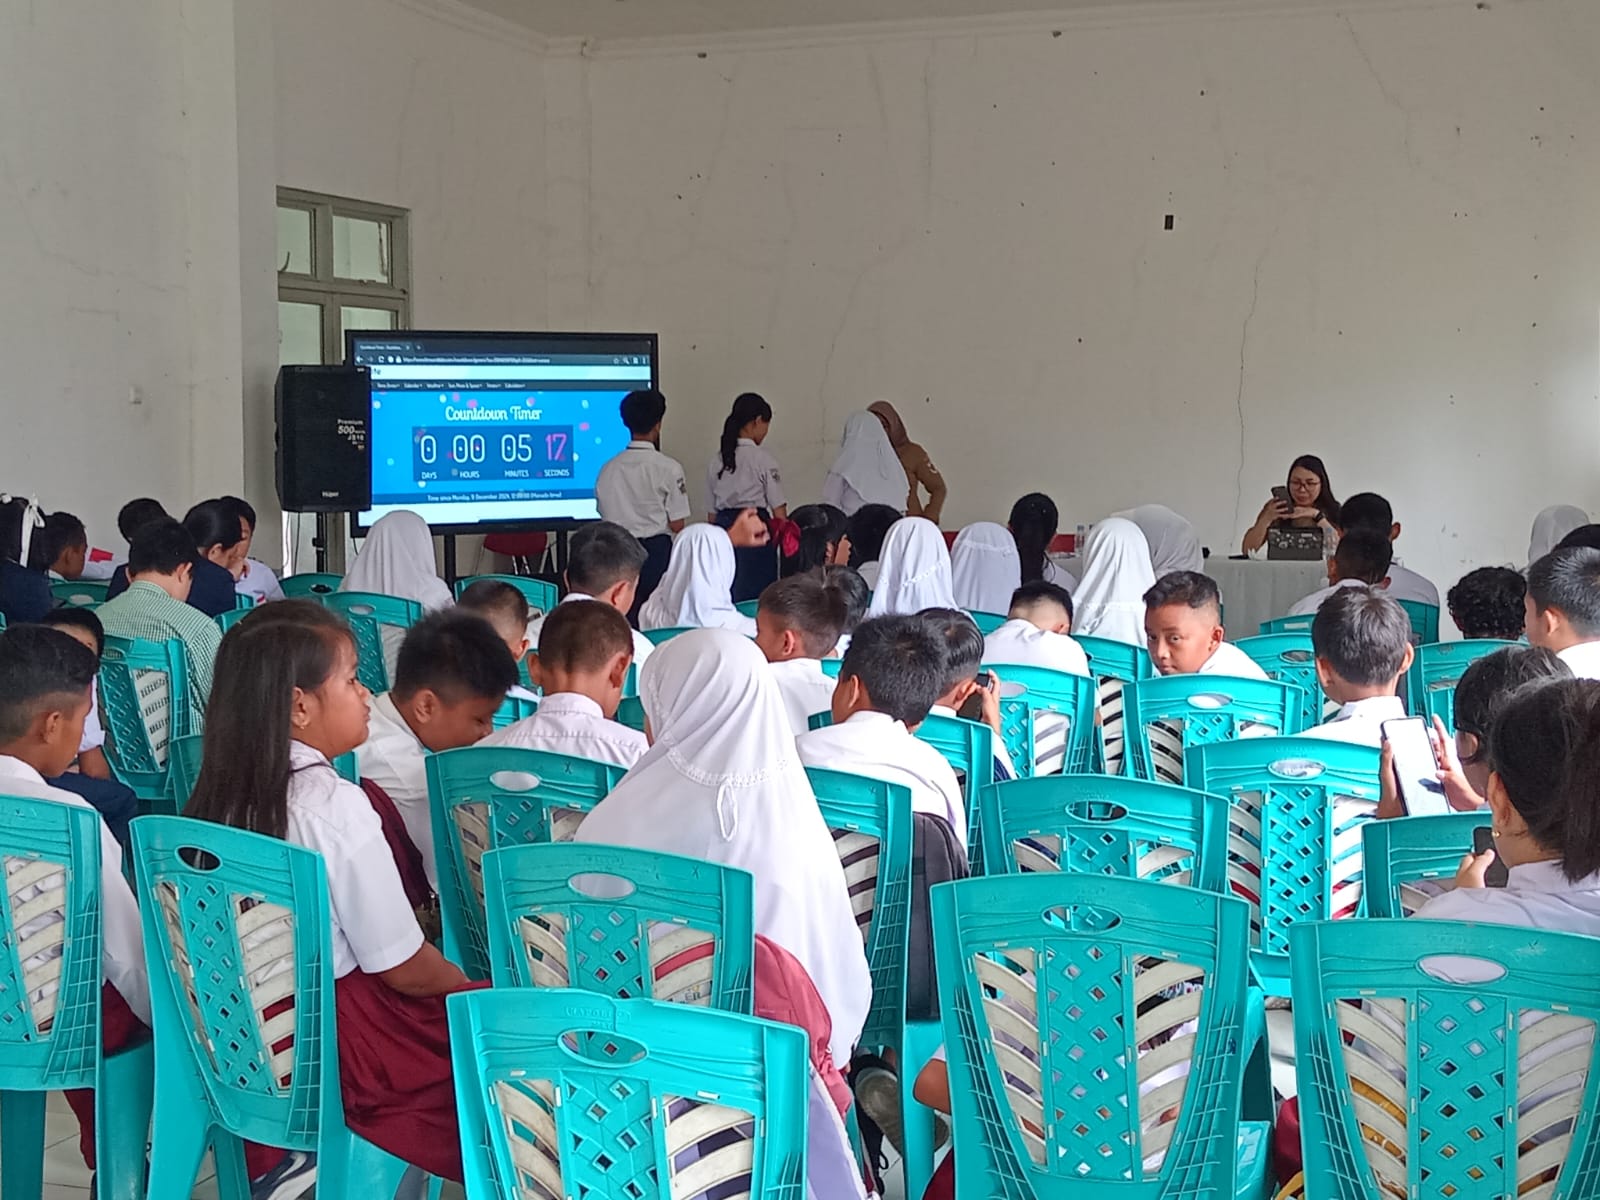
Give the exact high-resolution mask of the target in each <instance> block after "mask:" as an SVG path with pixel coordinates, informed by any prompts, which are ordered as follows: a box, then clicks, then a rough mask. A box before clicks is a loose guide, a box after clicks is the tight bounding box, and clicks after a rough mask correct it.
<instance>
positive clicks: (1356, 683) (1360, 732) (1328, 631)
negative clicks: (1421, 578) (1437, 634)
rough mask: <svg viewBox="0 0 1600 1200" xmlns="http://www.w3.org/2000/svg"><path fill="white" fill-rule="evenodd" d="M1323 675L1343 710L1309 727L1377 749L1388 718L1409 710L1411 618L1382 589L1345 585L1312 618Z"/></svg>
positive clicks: (1313, 639)
mask: <svg viewBox="0 0 1600 1200" xmlns="http://www.w3.org/2000/svg"><path fill="white" fill-rule="evenodd" d="M1311 645H1312V648H1313V649H1314V651H1315V652H1316V656H1317V679H1318V680H1319V681H1320V682H1321V684H1322V690H1323V692H1324V693H1325V694H1326V695H1327V697H1328V699H1329V700H1332V701H1333V702H1334V703H1335V704H1337V705H1339V712H1338V713H1337V715H1335V716H1334V717H1333V718H1332V719H1331V720H1328V721H1324V722H1323V723H1322V724H1321V725H1318V726H1316V727H1314V728H1312V729H1308V730H1306V731H1305V736H1306V737H1320V738H1330V739H1332V740H1335V741H1341V742H1354V743H1356V744H1357V745H1360V746H1372V747H1374V748H1378V747H1381V746H1382V745H1383V728H1382V726H1383V722H1385V721H1391V720H1397V719H1399V718H1400V717H1403V716H1405V715H1406V706H1405V705H1404V704H1403V703H1401V700H1400V697H1399V694H1398V693H1399V691H1400V680H1401V678H1402V677H1403V676H1404V675H1405V673H1406V669H1407V668H1408V667H1410V666H1411V659H1412V657H1413V655H1414V654H1415V651H1413V650H1412V648H1411V621H1410V619H1409V618H1408V617H1407V616H1406V613H1405V609H1403V608H1401V607H1400V606H1399V605H1398V604H1396V603H1395V602H1394V601H1393V600H1391V599H1390V598H1389V597H1388V595H1387V594H1386V593H1385V592H1383V591H1381V590H1380V589H1378V588H1341V589H1340V590H1339V591H1337V592H1335V593H1334V594H1333V595H1332V596H1330V597H1329V598H1328V599H1327V600H1326V601H1325V602H1324V603H1323V605H1322V607H1321V608H1319V609H1318V610H1317V615H1316V619H1315V620H1313V621H1312V623H1311Z"/></svg>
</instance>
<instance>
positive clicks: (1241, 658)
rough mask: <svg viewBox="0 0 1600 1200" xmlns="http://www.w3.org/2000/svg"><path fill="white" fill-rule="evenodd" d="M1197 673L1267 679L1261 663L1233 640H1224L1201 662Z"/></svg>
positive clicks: (1236, 677)
mask: <svg viewBox="0 0 1600 1200" xmlns="http://www.w3.org/2000/svg"><path fill="white" fill-rule="evenodd" d="M1195 674H1196V675H1229V676H1232V677H1233V678H1235V679H1266V678H1268V675H1267V673H1266V672H1265V671H1263V670H1262V669H1261V666H1260V664H1259V663H1257V662H1256V660H1255V659H1253V658H1251V657H1250V656H1249V655H1248V654H1246V653H1245V652H1244V651H1243V650H1241V649H1239V647H1237V646H1235V645H1234V644H1233V643H1232V642H1222V643H1221V644H1219V645H1218V646H1217V648H1216V649H1215V650H1213V651H1212V652H1211V657H1210V658H1208V659H1206V660H1205V662H1203V663H1201V664H1200V669H1199V670H1198V671H1196V672H1195Z"/></svg>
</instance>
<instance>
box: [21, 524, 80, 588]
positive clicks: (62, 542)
mask: <svg viewBox="0 0 1600 1200" xmlns="http://www.w3.org/2000/svg"><path fill="white" fill-rule="evenodd" d="M88 561H89V531H88V530H87V529H85V528H84V527H83V522H82V521H80V520H78V518H77V517H75V516H73V515H72V514H71V513H65V512H53V513H46V514H45V518H44V525H43V526H42V527H41V528H39V529H37V530H35V531H34V535H33V544H32V545H30V546H29V547H28V566H29V567H30V568H31V569H33V570H35V571H46V572H49V573H50V574H53V575H55V576H56V577H57V578H60V579H80V578H82V576H83V568H84V567H85V566H86V565H87V564H88Z"/></svg>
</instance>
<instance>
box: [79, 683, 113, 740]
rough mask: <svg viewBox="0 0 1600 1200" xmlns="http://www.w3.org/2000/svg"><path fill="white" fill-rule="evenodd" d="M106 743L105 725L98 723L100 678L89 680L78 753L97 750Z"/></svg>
mask: <svg viewBox="0 0 1600 1200" xmlns="http://www.w3.org/2000/svg"><path fill="white" fill-rule="evenodd" d="M105 744H106V731H105V727H104V726H102V725H101V724H100V679H99V677H98V676H96V677H95V678H94V679H91V680H90V681H89V715H88V716H86V717H84V719H83V737H81V738H79V739H78V753H79V754H83V753H84V752H85V751H88V750H98V749H100V747H101V746H104V745H105Z"/></svg>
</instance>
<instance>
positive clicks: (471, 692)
mask: <svg viewBox="0 0 1600 1200" xmlns="http://www.w3.org/2000/svg"><path fill="white" fill-rule="evenodd" d="M516 682H517V665H516V663H515V662H513V661H512V658H511V651H510V650H508V649H507V648H506V644H505V642H503V641H502V640H501V638H500V635H499V634H498V633H496V632H495V631H494V627H493V626H492V625H490V624H489V623H488V622H487V621H485V620H484V619H483V618H482V617H480V616H477V615H476V614H474V613H460V612H456V611H455V610H454V609H447V610H445V611H444V612H439V613H434V614H432V615H431V616H427V617H424V618H423V619H422V620H421V621H419V622H418V623H417V624H416V625H414V626H412V627H411V628H410V629H409V630H407V631H406V638H405V641H404V642H402V643H401V645H400V657H399V659H398V661H397V662H396V664H395V678H394V687H393V688H391V689H390V690H389V691H387V692H385V693H384V694H383V695H381V696H379V697H377V699H375V700H374V701H373V702H372V716H371V720H370V721H369V723H368V726H367V740H366V741H365V742H364V743H362V745H361V746H360V747H359V748H357V750H356V760H357V762H358V763H359V764H360V767H361V778H362V779H364V780H370V781H371V782H373V783H376V784H377V785H378V786H379V787H381V788H382V789H383V790H384V792H385V793H387V794H388V797H389V799H390V800H392V801H394V806H395V808H396V809H397V810H399V813H400V819H401V820H403V821H404V822H405V826H406V833H408V834H409V835H410V836H411V843H412V845H414V846H415V847H416V848H417V851H418V853H420V854H421V855H422V865H423V869H424V870H425V871H426V872H427V875H428V883H429V885H430V886H431V887H432V888H433V889H434V890H435V891H437V890H438V887H439V870H438V867H437V866H436V865H435V863H434V857H433V813H432V808H431V806H430V804H429V802H428V768H427V759H428V754H429V752H430V751H437V750H455V749H458V748H459V747H461V746H471V745H474V744H476V743H477V742H479V741H481V740H482V739H483V738H485V737H487V736H488V734H489V733H490V732H491V731H492V730H493V729H494V714H495V710H496V709H498V708H499V707H500V705H501V704H502V703H504V702H505V698H506V692H507V691H508V690H509V689H510V688H511V686H512V685H513V684H514V683H516Z"/></svg>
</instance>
